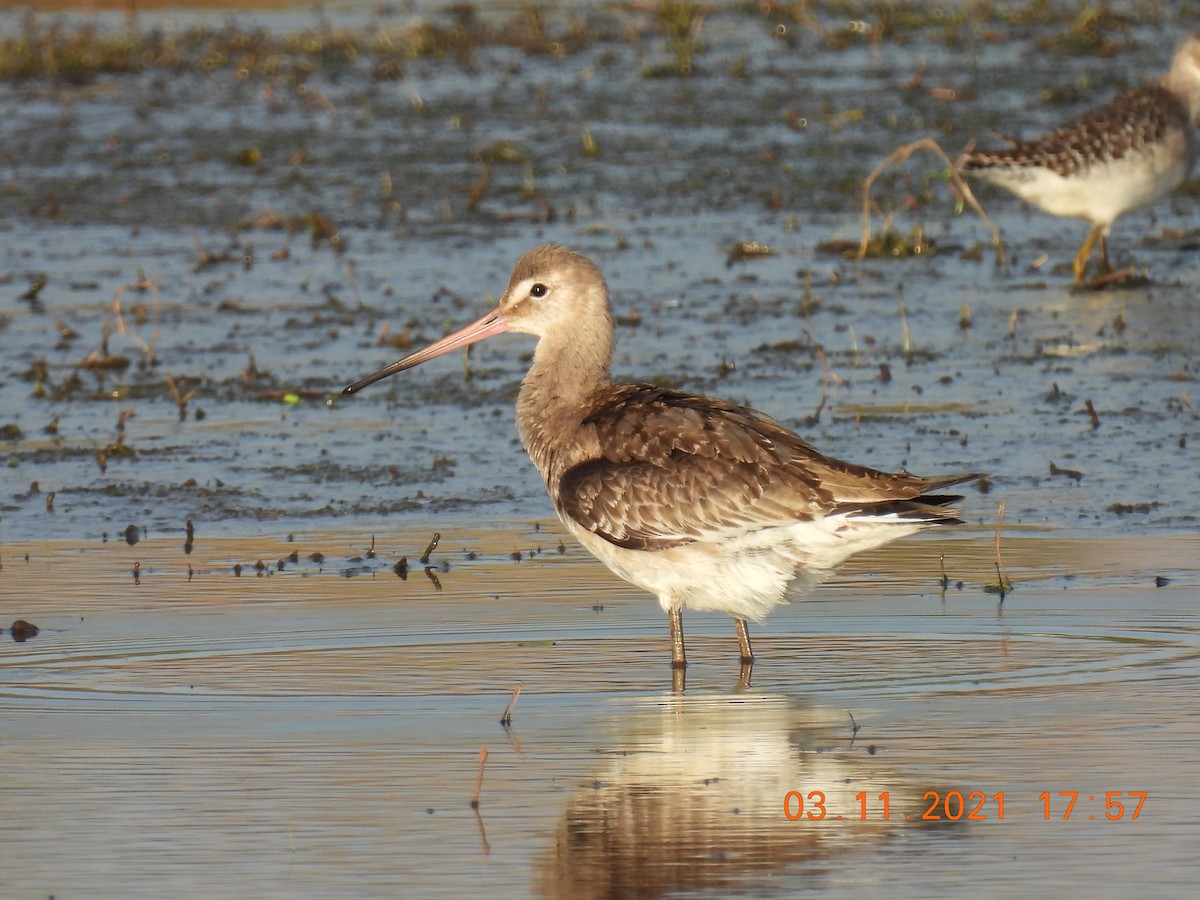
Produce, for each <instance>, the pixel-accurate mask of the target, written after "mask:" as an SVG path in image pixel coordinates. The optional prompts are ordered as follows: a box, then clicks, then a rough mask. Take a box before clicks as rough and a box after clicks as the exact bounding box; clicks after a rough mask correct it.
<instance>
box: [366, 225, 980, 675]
mask: <svg viewBox="0 0 1200 900" xmlns="http://www.w3.org/2000/svg"><path fill="white" fill-rule="evenodd" d="M506 331H513V332H522V333H525V334H532V335H535V336H536V337H537V338H538V342H537V347H536V348H535V350H534V354H533V362H532V364H531V365H530V368H529V373H528V374H527V375H526V376H525V380H524V381H523V382H522V385H521V392H520V395H519V397H518V399H517V430H518V431H519V432H520V435H521V441H522V443H523V444H524V445H525V449H526V450H527V451H529V456H530V457H531V458H532V460H533V464H534V465H535V466H536V467H537V470H538V472H540V473H541V475H542V478H543V479H544V480H545V482H546V490H547V491H548V492H549V494H550V500H551V502H552V503H553V504H554V508H555V510H556V511H557V513H558V515H559V518H560V519H562V521H563V524H564V525H566V527H567V529H568V530H569V531H570V532H571V533H572V534H573V535H574V536H575V537H576V538H577V539H578V540H579V542H580V543H581V544H583V546H584V547H585V548H586V549H587V550H588V551H589V552H590V553H591V554H592V555H593V556H595V557H596V558H597V559H599V560H600V561H601V562H603V563H604V564H605V565H607V566H608V567H609V568H610V569H612V570H613V571H614V572H616V573H617V574H618V575H619V576H621V577H622V578H624V579H625V580H626V581H629V582H631V583H633V584H635V585H637V586H638V587H641V588H643V589H645V590H647V591H650V592H651V593H652V594H655V595H656V596H657V597H658V601H659V603H660V604H662V608H663V609H664V610H665V611H666V613H667V618H668V621H669V625H670V632H671V663H672V665H673V666H674V667H675V669H676V671H677V672H681V671H682V669H683V668H684V666H685V665H686V657H685V654H684V645H683V625H682V612H683V609H684V608H685V607H686V608H688V609H697V610H719V611H721V612H725V613H728V614H729V615H730V616H732V617H733V620H734V624H735V627H736V630H737V637H738V645H739V647H740V649H741V656H742V662H743V664H744V666H745V667H748V666H749V665H750V663H751V661H752V660H753V658H754V657H753V653H752V651H751V647H750V637H749V634H748V632H747V630H746V620H747V619H753V620H755V621H756V622H761V621H762V620H763V618H764V617H765V616H766V615H767V613H768V612H769V611H770V610H771V609H772V608H773V607H775V606H777V605H778V604H780V603H783V602H785V598H786V595H787V592H788V588H789V585H793V583H798V584H799V585H800V586H802V587H803V586H808V587H811V586H814V585H816V584H817V583H819V582H820V581H821V580H823V579H824V578H826V577H828V576H829V575H830V574H831V572H832V570H833V569H834V567H835V566H837V565H838V564H839V563H841V562H842V561H843V560H845V559H846V558H847V557H848V556H850V555H851V554H853V553H857V552H859V551H862V550H866V549H869V548H871V547H878V546H880V545H881V544H885V543H887V542H889V541H892V540H894V539H896V538H898V537H901V536H903V535H906V534H910V533H912V532H915V531H919V530H920V529H922V528H924V527H926V526H929V525H936V524H943V523H952V522H957V521H958V519H956V518H955V513H954V510H952V509H950V508H949V504H950V503H952V502H953V501H955V500H959V499H961V498H960V497H957V496H948V495H945V494H941V493H939V492H940V491H941V490H942V489H943V488H946V487H948V486H950V485H953V484H958V483H960V482H964V481H969V480H971V479H974V478H977V477H979V476H978V475H974V474H969V475H967V474H958V475H948V476H943V477H938V478H920V477H918V476H916V475H909V474H907V473H899V474H891V473H888V472H880V471H876V470H875V469H868V468H866V467H864V466H858V465H854V464H853V463H847V462H841V461H840V460H836V459H831V458H830V457H827V456H822V455H821V454H820V453H819V452H818V451H817V450H816V448H814V447H813V446H812V445H810V444H808V443H807V442H805V441H804V440H803V439H801V438H800V437H798V436H797V435H795V434H793V433H792V432H791V431H789V430H788V429H786V428H784V427H783V426H782V425H780V424H779V423H777V422H775V421H773V420H772V419H769V418H767V417H766V416H764V415H763V414H761V413H758V412H755V411H754V410H752V409H747V408H746V407H744V406H737V405H736V404H733V403H728V402H726V401H724V400H716V399H713V398H711V397H702V396H699V395H697V394H688V393H684V392H683V391H674V390H667V389H665V388H660V387H655V386H653V385H649V384H621V383H618V382H614V381H613V380H612V379H611V378H610V376H609V363H610V361H611V358H612V353H613V342H614V336H613V322H612V315H611V313H610V311H609V302H608V288H607V286H606V285H605V282H604V277H603V276H602V275H601V274H600V270H599V268H597V266H596V264H595V263H593V262H592V261H591V260H590V259H588V258H587V257H585V256H582V255H580V254H578V253H575V252H573V251H571V250H567V249H565V248H563V247H557V246H542V247H537V248H535V249H533V250H530V251H529V252H528V253H526V254H525V255H524V256H523V257H522V258H521V261H520V262H518V263H517V266H516V268H515V269H514V270H513V273H512V277H511V279H510V280H509V283H508V290H506V291H505V292H504V296H503V297H502V298H501V299H500V303H499V304H498V305H497V306H496V307H495V308H494V309H492V310H490V311H489V312H488V313H487V314H485V315H484V316H482V317H481V318H480V319H478V320H477V321H475V322H472V323H471V324H470V325H467V326H465V327H464V328H461V329H459V330H458V331H455V332H454V333H452V334H449V335H447V336H446V337H444V338H442V339H441V340H439V341H436V342H435V343H433V344H430V345H429V346H428V347H426V348H425V349H423V350H418V351H417V352H415V353H413V354H411V355H409V356H406V357H405V358H404V359H402V360H400V361H399V362H395V363H392V364H391V365H390V366H387V367H385V368H383V369H380V370H379V371H378V372H375V373H374V374H373V375H369V376H367V377H366V378H364V379H362V380H361V381H358V382H356V383H355V384H352V385H350V387H348V388H346V391H345V392H346V393H348V394H353V393H357V392H358V391H360V390H362V389H363V388H364V387H366V386H367V385H369V384H373V383H374V382H376V381H379V380H380V379H382V378H387V377H388V376H390V375H394V374H396V373H397V372H402V371H404V370H405V369H410V368H412V367H413V366H416V365H420V364H421V363H423V362H426V361H428V360H431V359H433V358H435V357H438V356H441V355H442V354H444V353H449V352H451V351H452V350H455V349H457V348H459V347H466V346H468V345H470V344H474V343H476V342H477V341H481V340H483V339H484V338H487V337H491V336H492V335H496V334H501V333H503V332H506ZM743 674H744V675H745V672H744V673H743Z"/></svg>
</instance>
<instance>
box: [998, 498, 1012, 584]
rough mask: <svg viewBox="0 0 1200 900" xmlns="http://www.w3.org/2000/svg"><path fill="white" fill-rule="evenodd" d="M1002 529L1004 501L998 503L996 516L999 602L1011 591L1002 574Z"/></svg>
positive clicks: (1009, 582) (1008, 581)
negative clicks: (998, 509)
mask: <svg viewBox="0 0 1200 900" xmlns="http://www.w3.org/2000/svg"><path fill="white" fill-rule="evenodd" d="M1003 527H1004V501H1003V500H1001V501H1000V511H999V513H998V514H997V516H996V581H997V583H998V584H999V587H1000V602H1001V603H1003V602H1004V597H1005V595H1006V594H1007V593H1008V591H1010V590H1012V581H1011V580H1010V579H1009V578H1008V576H1007V575H1005V574H1004V558H1003V557H1002V556H1001V555H1000V529H1001V528H1003Z"/></svg>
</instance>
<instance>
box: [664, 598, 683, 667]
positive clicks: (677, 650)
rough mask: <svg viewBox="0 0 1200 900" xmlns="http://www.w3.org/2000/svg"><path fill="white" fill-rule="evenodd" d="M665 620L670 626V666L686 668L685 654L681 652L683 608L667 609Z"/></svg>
mask: <svg viewBox="0 0 1200 900" xmlns="http://www.w3.org/2000/svg"><path fill="white" fill-rule="evenodd" d="M667 622H668V623H669V624H670V626H671V668H673V669H686V668H687V656H686V655H685V654H684V652H683V610H682V609H680V608H678V607H674V608H672V609H669V610H667Z"/></svg>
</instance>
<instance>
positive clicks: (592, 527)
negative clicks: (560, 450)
mask: <svg viewBox="0 0 1200 900" xmlns="http://www.w3.org/2000/svg"><path fill="white" fill-rule="evenodd" d="M584 425H585V427H587V428H590V429H594V433H595V436H596V439H597V442H598V445H599V450H600V453H599V454H598V455H597V456H595V457H594V458H592V459H590V460H587V461H585V462H582V463H579V464H578V465H575V466H573V467H571V468H569V469H568V470H567V471H566V472H564V473H563V475H562V477H561V479H560V481H559V484H558V486H557V491H555V492H554V494H555V498H556V501H555V502H556V503H557V505H558V507H559V510H560V512H562V513H563V514H564V515H566V516H569V517H570V518H571V519H573V520H574V521H576V522H578V523H579V524H580V525H581V526H583V527H584V528H586V529H587V530H589V531H591V532H593V533H595V534H597V535H600V536H601V537H604V538H605V539H606V540H608V541H610V542H611V543H613V544H616V545H617V546H621V547H626V548H629V549H639V550H659V549H665V548H667V547H672V546H677V545H680V544H684V543H690V542H693V541H699V540H712V539H719V538H721V537H725V536H730V535H734V534H741V533H745V532H747V531H754V530H757V529H761V528H771V527H775V526H780V525H787V524H791V523H793V522H796V521H803V520H811V519H813V518H817V517H820V516H825V515H828V514H830V513H831V512H834V511H842V510H845V509H848V508H854V509H859V508H861V509H864V510H865V509H867V508H868V507H870V506H871V505H872V504H885V503H891V502H893V501H904V500H912V499H915V498H917V497H919V496H920V495H921V494H922V493H923V492H924V491H927V490H930V489H931V488H932V487H934V486H935V485H937V486H944V485H945V484H949V483H954V481H961V480H966V479H967V478H969V477H971V476H953V477H951V478H949V479H940V480H927V479H922V478H918V477H917V476H914V475H908V474H904V473H902V474H896V475H893V474H888V473H885V472H880V471H877V470H874V469H869V468H866V467H864V466H857V465H854V464H852V463H846V462H842V461H840V460H836V459H831V458H829V457H825V456H822V455H821V454H820V453H819V452H818V451H817V450H816V449H815V448H814V447H813V446H812V445H811V444H808V443H807V442H806V441H804V440H802V439H801V438H800V437H798V436H797V435H795V434H793V433H792V432H790V431H788V430H787V429H786V428H784V427H783V426H782V425H780V424H779V423H777V422H775V421H774V420H772V419H770V418H768V417H766V416H763V415H761V414H759V413H756V412H754V411H752V410H748V409H745V408H742V407H739V406H735V405H734V404H730V403H726V402H723V401H720V400H714V399H711V398H707V397H698V396H695V395H691V394H686V393H682V392H678V391H669V390H664V389H661V388H656V387H653V386H650V385H622V386H621V389H620V393H619V394H618V395H617V396H616V397H615V398H614V397H612V396H609V397H608V398H606V400H605V402H604V403H603V404H602V405H601V406H600V407H599V408H597V409H596V410H594V411H593V412H591V413H590V414H589V415H588V416H587V417H586V418H585V419H584Z"/></svg>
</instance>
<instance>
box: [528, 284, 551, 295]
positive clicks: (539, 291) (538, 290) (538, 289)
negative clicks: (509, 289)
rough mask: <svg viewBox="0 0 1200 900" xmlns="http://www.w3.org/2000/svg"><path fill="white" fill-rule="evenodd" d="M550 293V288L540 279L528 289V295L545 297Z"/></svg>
mask: <svg viewBox="0 0 1200 900" xmlns="http://www.w3.org/2000/svg"><path fill="white" fill-rule="evenodd" d="M548 293H550V288H548V287H546V286H545V285H544V284H542V283H541V282H540V281H539V282H538V283H537V284H535V285H534V286H533V287H531V288H530V289H529V296H530V297H545V296H546V295H547V294H548Z"/></svg>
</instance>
